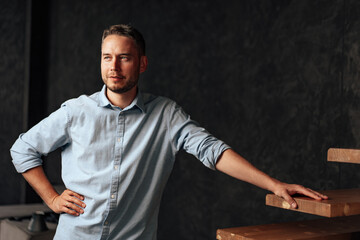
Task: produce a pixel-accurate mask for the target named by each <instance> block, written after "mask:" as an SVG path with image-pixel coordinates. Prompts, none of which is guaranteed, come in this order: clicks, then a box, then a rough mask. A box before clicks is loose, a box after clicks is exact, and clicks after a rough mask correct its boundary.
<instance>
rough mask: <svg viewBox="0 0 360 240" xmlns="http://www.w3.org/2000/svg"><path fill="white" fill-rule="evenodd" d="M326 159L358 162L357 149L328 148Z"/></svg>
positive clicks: (358, 151)
mask: <svg viewBox="0 0 360 240" xmlns="http://www.w3.org/2000/svg"><path fill="white" fill-rule="evenodd" d="M327 159H328V161H329V162H344V163H358V164H360V150H359V149H345V148H329V150H328V154H327Z"/></svg>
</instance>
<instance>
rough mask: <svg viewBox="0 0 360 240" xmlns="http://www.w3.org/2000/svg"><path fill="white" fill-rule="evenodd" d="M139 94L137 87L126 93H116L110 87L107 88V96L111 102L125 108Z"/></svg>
mask: <svg viewBox="0 0 360 240" xmlns="http://www.w3.org/2000/svg"><path fill="white" fill-rule="evenodd" d="M136 94H137V87H136V86H135V87H133V88H132V89H130V90H129V91H127V92H124V93H116V92H113V91H111V90H109V89H106V96H107V98H108V99H109V101H110V102H111V104H113V105H115V106H117V107H119V108H121V109H124V108H126V107H127V106H129V105H130V104H131V103H132V101H134V99H135V97H136Z"/></svg>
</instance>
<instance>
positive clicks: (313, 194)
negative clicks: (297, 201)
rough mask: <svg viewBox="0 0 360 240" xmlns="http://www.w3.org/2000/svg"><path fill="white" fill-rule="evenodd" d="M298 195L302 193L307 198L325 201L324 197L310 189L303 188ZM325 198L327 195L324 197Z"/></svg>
mask: <svg viewBox="0 0 360 240" xmlns="http://www.w3.org/2000/svg"><path fill="white" fill-rule="evenodd" d="M298 193H301V194H303V195H305V196H308V197H311V198H313V199H316V200H321V199H323V197H322V196H321V195H322V194H320V193H318V192H315V191H313V190H311V189H309V188H304V187H301V188H300V190H299V191H298ZM323 196H324V197H325V195H323Z"/></svg>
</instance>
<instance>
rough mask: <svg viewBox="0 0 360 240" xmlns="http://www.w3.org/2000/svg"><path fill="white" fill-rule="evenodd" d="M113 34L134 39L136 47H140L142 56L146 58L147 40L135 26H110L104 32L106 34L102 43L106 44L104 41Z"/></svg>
mask: <svg viewBox="0 0 360 240" xmlns="http://www.w3.org/2000/svg"><path fill="white" fill-rule="evenodd" d="M113 34H114V35H119V36H124V37H128V38H131V39H133V40H134V41H135V44H136V46H137V47H138V50H139V53H140V56H145V40H144V38H143V36H142V35H141V33H140V32H139V31H138V30H136V29H135V28H134V27H133V26H131V25H129V24H117V25H112V26H110V27H109V28H107V29H105V30H104V33H103V35H102V42H104V39H105V38H106V37H107V36H109V35H113Z"/></svg>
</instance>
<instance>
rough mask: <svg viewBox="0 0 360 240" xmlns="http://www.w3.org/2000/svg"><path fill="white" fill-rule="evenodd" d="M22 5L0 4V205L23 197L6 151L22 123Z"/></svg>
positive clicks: (22, 1) (19, 0)
mask: <svg viewBox="0 0 360 240" xmlns="http://www.w3.org/2000/svg"><path fill="white" fill-rule="evenodd" d="M25 2H26V1H25V0H15V1H0V53H1V54H0V82H1V90H0V106H1V107H0V109H1V112H0V116H1V117H0V143H1V144H0V166H1V167H0V176H1V181H0V192H1V196H0V204H10V203H18V202H20V201H21V198H22V197H23V196H22V195H23V191H22V187H23V185H24V184H23V182H22V181H21V180H22V179H21V178H20V176H18V175H17V174H16V171H15V169H14V167H13V165H12V163H11V160H10V156H9V149H10V147H11V145H12V144H13V141H14V140H15V139H16V138H17V137H18V136H19V134H20V133H21V132H22V131H23V124H24V123H23V121H24V111H23V106H24V89H25V88H24V79H25V22H26V4H25Z"/></svg>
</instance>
